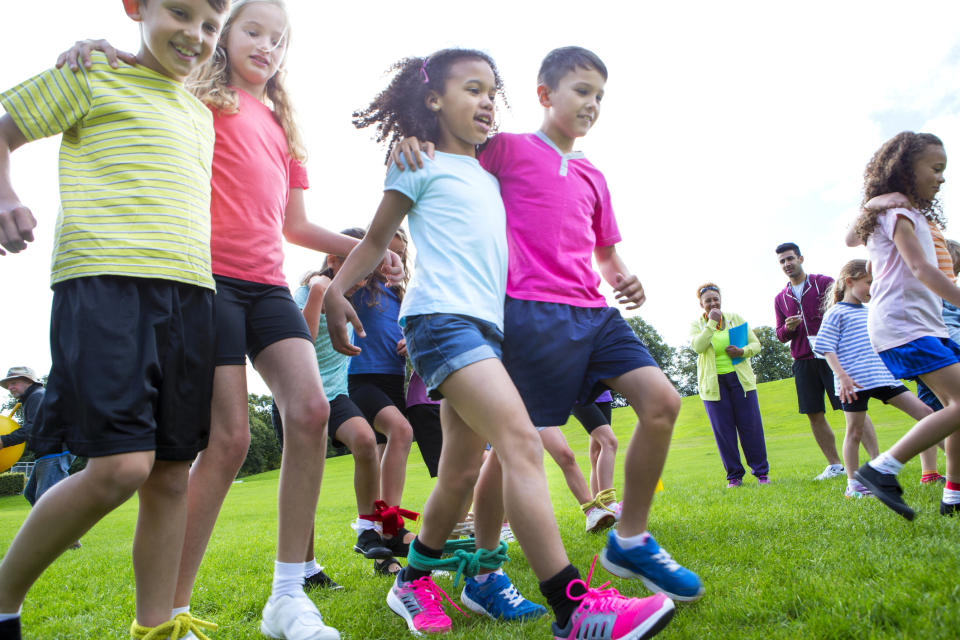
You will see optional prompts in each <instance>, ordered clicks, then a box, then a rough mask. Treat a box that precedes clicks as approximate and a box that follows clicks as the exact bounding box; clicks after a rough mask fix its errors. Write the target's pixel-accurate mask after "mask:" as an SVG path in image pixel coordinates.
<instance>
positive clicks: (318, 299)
mask: <svg viewBox="0 0 960 640" xmlns="http://www.w3.org/2000/svg"><path fill="white" fill-rule="evenodd" d="M330 282H331V280H330V278H328V277H327V276H313V277H312V278H310V282H308V283H307V287H308V288H309V291H308V293H307V301H306V302H305V303H304V304H303V319H304V320H306V321H307V328H308V329H309V330H310V337H312V338H313V339H314V340H316V339H317V331H318V330H319V329H320V316H322V315H323V294H324V293H326V292H327V287H329V286H330Z"/></svg>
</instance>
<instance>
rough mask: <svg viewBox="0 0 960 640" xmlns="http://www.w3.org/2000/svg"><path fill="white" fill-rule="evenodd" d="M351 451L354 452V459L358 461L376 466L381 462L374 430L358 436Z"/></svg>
mask: <svg viewBox="0 0 960 640" xmlns="http://www.w3.org/2000/svg"><path fill="white" fill-rule="evenodd" d="M368 431H369V430H368ZM351 453H353V457H354V460H355V461H356V462H357V463H365V464H370V465H374V466H376V465H377V464H378V463H379V459H380V456H379V455H378V452H377V439H376V438H375V437H374V435H373V431H370V432H369V433H368V434H364V435H363V436H361V437H360V438H357V441H356V442H355V443H354V444H353V447H352V448H351Z"/></svg>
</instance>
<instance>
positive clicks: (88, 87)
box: [0, 52, 214, 289]
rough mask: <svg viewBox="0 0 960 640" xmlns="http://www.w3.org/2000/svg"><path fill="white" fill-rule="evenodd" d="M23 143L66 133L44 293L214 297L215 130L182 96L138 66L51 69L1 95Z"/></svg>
mask: <svg viewBox="0 0 960 640" xmlns="http://www.w3.org/2000/svg"><path fill="white" fill-rule="evenodd" d="M0 104H2V105H3V108H4V109H6V111H7V113H8V114H9V115H10V117H11V118H13V120H14V122H15V123H16V125H17V127H18V128H19V129H20V131H21V133H23V135H24V136H25V137H26V138H27V140H36V139H38V138H42V137H46V136H52V135H56V134H58V133H63V140H62V143H61V145H60V159H59V172H60V203H61V209H60V213H59V215H58V216H57V224H56V230H55V232H54V249H53V264H52V267H51V284H56V283H57V282H61V281H64V280H69V279H71V278H80V277H84V276H99V275H115V276H131V277H139V278H160V279H164V280H174V281H177V282H184V283H188V284H193V285H198V286H201V287H206V288H209V289H214V283H213V276H212V274H211V270H210V173H211V168H210V165H211V162H212V161H213V139H214V133H213V119H212V116H211V113H210V110H209V109H207V107H205V106H204V105H203V103H201V102H200V101H199V100H197V99H196V98H195V97H194V96H192V95H191V94H190V93H189V92H187V90H186V89H184V87H183V85H182V84H180V83H178V82H175V81H174V80H171V79H169V78H167V77H165V76H162V75H160V74H159V73H156V72H154V71H151V70H150V69H147V68H146V67H143V66H137V67H130V66H126V65H122V64H121V66H120V68H119V69H112V68H110V66H109V65H108V64H107V63H106V58H105V57H104V55H103V54H101V53H99V52H95V53H94V54H93V67H92V68H91V69H84V68H82V67H81V68H80V70H79V71H77V72H74V71H71V70H70V69H69V68H67V67H66V66H64V68H63V69H51V70H49V71H45V72H44V73H41V74H40V75H38V76H35V77H33V78H31V79H29V80H27V81H26V82H24V83H22V84H20V85H18V86H16V87H14V88H13V89H10V90H9V91H6V92H5V93H2V94H0Z"/></svg>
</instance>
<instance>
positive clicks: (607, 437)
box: [591, 432, 618, 453]
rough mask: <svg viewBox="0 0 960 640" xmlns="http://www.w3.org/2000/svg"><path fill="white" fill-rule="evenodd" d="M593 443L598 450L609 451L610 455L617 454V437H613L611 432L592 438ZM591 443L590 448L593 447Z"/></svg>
mask: <svg viewBox="0 0 960 640" xmlns="http://www.w3.org/2000/svg"><path fill="white" fill-rule="evenodd" d="M593 442H596V443H597V444H596V446H597V448H599V449H603V450H604V451H610V452H612V453H616V452H617V444H618V442H617V436H615V435H614V434H613V432H610V433H601V434H599V435H597V436H596V437H595V438H594V440H593ZM593 442H591V446H592V445H593Z"/></svg>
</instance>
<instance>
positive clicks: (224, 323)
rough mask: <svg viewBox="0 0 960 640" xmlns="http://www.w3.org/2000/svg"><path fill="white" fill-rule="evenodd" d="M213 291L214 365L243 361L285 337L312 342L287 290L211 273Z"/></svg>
mask: <svg viewBox="0 0 960 640" xmlns="http://www.w3.org/2000/svg"><path fill="white" fill-rule="evenodd" d="M214 280H216V282H217V295H216V296H215V297H214V299H213V303H214V308H215V310H216V317H217V366H218V367H219V366H220V365H228V364H240V365H242V364H246V357H245V356H249V357H250V362H253V361H254V359H255V358H256V357H257V356H258V355H259V354H260V352H261V351H263V350H264V349H266V348H267V347H269V346H270V345H272V344H274V343H275V342H280V341H281V340H285V339H286V338H303V339H304V340H307V341H309V342H310V344H311V345H313V338H311V337H310V331H309V330H308V329H307V322H306V320H304V319H303V314H302V313H301V312H300V308H299V307H297V303H296V302H294V301H293V297H292V296H291V295H290V290H289V289H287V288H286V287H279V286H277V285H272V284H262V283H259V282H249V281H247V280H238V279H236V278H227V277H226V276H218V275H214Z"/></svg>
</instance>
